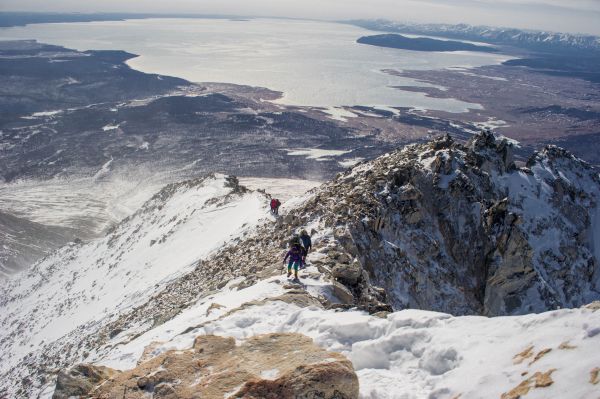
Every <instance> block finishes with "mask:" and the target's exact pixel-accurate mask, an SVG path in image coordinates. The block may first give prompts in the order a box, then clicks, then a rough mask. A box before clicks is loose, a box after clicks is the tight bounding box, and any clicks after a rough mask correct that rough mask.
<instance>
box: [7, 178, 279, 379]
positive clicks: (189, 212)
mask: <svg viewBox="0 0 600 399" xmlns="http://www.w3.org/2000/svg"><path fill="white" fill-rule="evenodd" d="M224 183H225V180H224V177H222V176H217V177H216V178H210V179H207V180H206V181H204V182H203V183H202V184H195V185H192V186H191V187H190V186H189V185H178V186H176V188H175V189H174V190H172V191H171V192H168V191H167V192H166V194H165V191H161V195H159V196H154V197H153V198H152V199H151V200H149V201H148V202H146V203H145V205H144V207H142V208H141V209H140V210H139V211H137V212H136V213H135V214H133V215H132V216H131V217H130V218H128V219H126V220H125V221H123V222H122V223H121V224H119V225H118V226H116V227H115V229H114V230H113V231H112V233H111V234H109V235H107V236H106V237H104V238H101V239H96V240H94V241H92V242H90V243H88V244H83V245H80V246H78V245H71V246H66V247H63V248H61V249H60V250H58V251H56V252H55V253H53V254H52V255H50V256H48V257H46V258H45V259H44V260H42V261H41V262H39V263H38V264H36V265H35V266H34V267H32V268H31V269H29V270H28V271H26V272H23V273H21V274H18V275H16V276H14V277H13V278H11V279H10V280H8V281H6V282H5V283H4V284H3V285H2V286H0V288H1V289H2V294H3V296H4V297H3V300H4V301H3V306H2V308H1V312H0V324H1V325H3V326H8V325H12V326H16V325H19V324H21V325H26V326H27V328H26V331H20V332H19V334H18V340H17V341H11V340H5V339H4V338H7V334H8V335H10V331H8V329H6V330H4V331H0V352H2V361H1V362H0V373H4V372H6V371H7V370H8V369H10V368H11V367H12V366H13V365H14V364H16V363H17V362H18V361H19V360H20V359H21V358H22V356H24V355H26V354H27V353H28V352H30V351H33V350H35V349H36V348H39V347H40V346H41V345H43V344H44V343H47V342H52V341H54V340H56V339H59V338H60V337H62V336H63V335H65V334H67V333H69V332H71V331H73V330H74V329H76V328H77V327H79V326H83V325H87V326H88V327H89V325H90V324H94V323H96V322H99V321H100V320H103V319H105V318H111V317H112V316H114V315H115V314H118V313H119V312H120V311H122V310H124V309H130V308H131V307H133V306H136V305H139V304H141V303H144V301H146V300H148V298H149V297H150V296H151V295H153V294H154V293H156V292H158V291H160V289H161V288H163V287H164V286H165V284H167V283H168V282H169V281H171V280H172V279H174V278H177V277H179V276H181V275H182V274H183V273H185V272H189V271H190V270H192V269H193V268H195V267H196V265H197V262H198V261H199V260H200V259H202V258H204V257H206V256H207V255H209V254H210V253H211V252H212V251H213V250H216V249H218V248H220V247H221V246H223V245H224V244H225V243H226V242H228V241H229V240H231V239H233V238H234V237H236V236H237V235H239V234H241V233H242V232H243V231H245V230H247V229H249V228H251V227H253V226H255V225H256V224H257V223H258V222H259V221H260V220H261V219H263V218H265V217H267V215H268V211H267V201H266V198H265V197H264V196H263V195H260V194H259V193H255V192H250V193H247V194H245V195H243V196H239V197H234V198H233V199H231V200H228V201H227V202H225V203H220V202H219V201H216V200H219V199H222V198H224V196H226V195H228V194H229V193H230V192H231V189H230V188H228V187H226V186H225V185H224ZM164 197H166V198H164ZM11 337H12V338H14V336H11ZM11 342H12V344H11Z"/></svg>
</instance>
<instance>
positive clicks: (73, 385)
mask: <svg viewBox="0 0 600 399" xmlns="http://www.w3.org/2000/svg"><path fill="white" fill-rule="evenodd" d="M116 373H117V372H116V371H115V370H113V369H110V368H108V367H102V366H94V365H91V364H78V365H76V366H75V367H72V368H70V369H68V370H62V371H60V372H59V373H58V378H57V380H56V389H55V391H54V395H53V396H52V399H68V398H72V397H86V396H88V395H89V394H90V392H92V390H93V389H94V387H95V386H96V385H98V384H100V383H101V382H103V381H106V380H107V379H109V378H111V377H112V376H114V375H115V374H116Z"/></svg>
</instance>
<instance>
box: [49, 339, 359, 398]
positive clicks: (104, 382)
mask: <svg viewBox="0 0 600 399" xmlns="http://www.w3.org/2000/svg"><path fill="white" fill-rule="evenodd" d="M80 367H81V365H80V366H76V367H75V368H74V369H78V368H80ZM71 373H72V371H68V372H67V374H71ZM104 377H105V378H104V379H99V378H97V376H95V375H92V378H91V379H87V380H86V379H85V378H83V379H82V381H81V384H79V385H77V386H81V387H82V389H80V390H78V391H75V390H70V391H68V392H67V391H62V392H66V393H70V394H71V396H91V397H94V398H107V399H108V398H121V397H127V398H130V399H135V398H140V399H141V398H146V397H149V396H152V397H154V398H179V399H186V398H189V399H191V398H206V399H212V398H214V399H217V398H218V399H222V398H277V399H287V398H289V399H292V398H294V399H313V398H314V399H316V398H319V399H356V398H358V377H357V376H356V373H355V372H354V368H353V366H352V363H351V362H350V361H349V360H348V359H346V358H345V357H344V356H342V355H340V354H339V353H334V352H327V351H326V350H324V349H321V348H320V347H318V346H316V345H315V344H314V343H313V342H312V340H311V339H310V338H308V337H306V336H304V335H301V334H265V335H259V336H255V337H252V338H250V339H248V340H246V341H245V342H244V343H242V344H241V345H239V346H238V345H236V342H235V340H234V339H233V338H226V337H219V336H213V335H208V336H199V337H197V338H196V340H195V342H194V346H193V347H192V348H190V349H188V350H183V351H169V352H166V353H163V354H161V355H159V356H157V357H155V358H152V359H149V360H147V361H144V362H142V363H140V364H139V365H138V366H137V367H136V368H134V369H132V370H127V371H123V372H114V371H113V372H111V373H110V378H109V375H108V374H106V375H104ZM83 388H85V389H83ZM57 391H58V386H57ZM63 397H65V398H66V397H68V396H59V398H63Z"/></svg>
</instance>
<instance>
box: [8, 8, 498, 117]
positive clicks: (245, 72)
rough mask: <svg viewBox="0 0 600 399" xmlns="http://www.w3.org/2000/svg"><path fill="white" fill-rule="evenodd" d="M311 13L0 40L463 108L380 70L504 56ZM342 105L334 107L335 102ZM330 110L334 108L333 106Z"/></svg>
mask: <svg viewBox="0 0 600 399" xmlns="http://www.w3.org/2000/svg"><path fill="white" fill-rule="evenodd" d="M371 34H373V32H372V31H368V30H365V29H362V28H358V27H355V26H350V25H345V24H337V23H330V22H318V21H300V20H293V21H292V20H277V19H251V20H244V21H239V20H237V21H232V20H226V19H146V20H127V21H111V22H89V23H62V24H34V25H28V26H25V27H14V28H7V29H1V30H0V39H2V40H12V39H37V40H39V41H41V42H45V43H50V44H56V45H62V46H66V47H69V48H74V49H77V50H125V51H128V52H130V53H133V54H137V55H140V57H138V58H135V59H133V60H130V61H128V63H129V65H130V66H132V67H133V68H135V69H138V70H141V71H143V72H149V73H158V74H163V75H170V76H177V77H181V78H184V79H187V80H189V81H192V82H225V83H235V84H243V85H250V86H259V87H266V88H269V89H272V90H276V91H281V92H282V93H283V98H281V99H280V100H278V101H279V102H281V103H283V104H291V105H305V106H321V107H325V108H329V109H332V108H331V107H336V106H338V107H339V106H353V105H369V106H397V107H412V108H419V109H435V110H446V111H450V112H464V111H466V110H467V109H468V108H480V106H479V105H477V104H469V103H465V102H462V101H458V100H455V99H439V98H430V97H427V96H426V95H425V94H423V93H415V92H406V91H401V90H398V89H395V88H393V86H428V85H427V84H424V83H422V82H418V81H416V80H413V79H409V78H401V77H398V76H392V75H389V74H387V73H385V72H382V71H383V70H387V69H392V70H406V69H410V70H434V69H444V68H451V67H454V68H457V67H459V68H471V67H477V66H483V65H493V64H499V63H501V62H503V61H505V60H506V59H507V56H505V55H499V54H489V53H475V52H454V53H452V52H445V53H437V52H417V51H406V50H398V49H390V48H380V47H375V46H368V45H362V44H358V43H356V40H357V39H358V38H360V37H361V36H365V35H371ZM337 113H338V114H339V111H337ZM348 116H349V115H347V114H346V115H342V116H341V117H344V118H345V117H348ZM336 117H338V118H339V117H340V116H339V115H338V116H336Z"/></svg>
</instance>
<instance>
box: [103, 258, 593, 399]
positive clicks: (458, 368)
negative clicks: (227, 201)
mask: <svg viewBox="0 0 600 399" xmlns="http://www.w3.org/2000/svg"><path fill="white" fill-rule="evenodd" d="M316 272H317V270H316V268H312V267H309V268H307V269H306V271H305V272H301V275H304V276H305V277H304V278H302V279H301V281H302V283H303V284H304V285H305V286H306V289H307V291H308V292H309V293H310V294H311V295H314V296H318V295H325V296H327V297H329V298H331V296H332V294H331V292H332V291H331V286H330V285H328V284H327V283H325V282H323V281H322V280H320V279H317V278H311V277H307V276H314V274H315V273H316ZM236 282H237V281H232V282H231V283H230V284H229V285H228V286H227V287H225V288H224V289H223V291H221V292H220V293H218V294H215V295H212V296H210V297H207V298H204V299H202V300H200V301H198V303H196V304H195V305H194V306H192V307H191V308H189V309H187V310H186V311H185V312H183V313H181V314H180V315H178V316H177V317H175V318H174V319H172V320H170V321H169V322H167V323H165V324H163V325H161V326H159V327H157V328H155V329H153V330H151V331H148V332H147V333H145V334H143V335H141V336H139V337H138V338H136V339H135V340H133V341H130V342H128V343H126V344H124V345H119V342H120V341H122V340H123V338H124V337H115V338H114V341H113V342H111V343H110V344H109V345H108V346H107V347H106V348H104V349H102V350H100V351H99V352H98V353H96V354H94V356H93V357H92V358H95V361H96V362H97V363H99V364H102V365H106V366H109V367H113V368H118V369H128V368H133V367H135V365H136V362H137V360H138V359H139V357H140V356H141V354H142V352H143V350H144V348H145V347H146V346H147V345H149V344H151V343H153V348H154V349H153V354H156V355H158V354H160V353H161V352H164V351H166V350H170V349H185V348H188V347H190V346H191V345H192V343H193V341H194V338H195V337H196V336H198V335H202V334H216V335H221V336H233V337H235V338H236V340H238V341H243V340H245V339H247V338H249V337H252V336H254V335H257V334H264V333H271V332H298V333H302V334H305V335H307V336H309V337H311V338H312V339H313V340H314V341H315V343H317V344H318V345H320V346H322V347H323V348H325V349H328V350H332V351H337V352H340V353H342V354H344V355H346V356H347V357H348V358H349V359H350V360H351V361H352V363H353V364H354V367H355V369H356V371H357V374H358V377H359V381H360V395H361V398H372V399H392V398H394V399H396V398H397V399H400V398H407V399H408V398H415V399H417V398H423V399H424V398H431V399H433V398H438V399H442V398H448V399H451V398H458V397H460V398H461V399H466V398H500V397H501V395H502V394H503V393H507V392H509V391H510V390H511V389H513V388H514V387H516V386H517V385H519V384H520V383H521V382H522V381H524V380H527V379H528V378H530V377H532V376H533V375H535V373H536V372H540V373H547V372H549V371H550V377H551V378H552V380H553V381H554V382H553V383H552V384H551V385H550V386H548V387H539V388H533V389H532V390H531V391H530V392H529V394H527V395H526V398H527V399H530V398H532V399H541V398H574V399H575V398H577V399H597V398H598V393H599V392H600V391H599V390H598V386H597V385H593V384H591V383H590V382H589V381H590V372H591V371H592V370H593V369H594V368H595V367H598V366H600V352H598V348H599V347H600V311H598V310H596V311H594V310H593V309H587V308H581V309H573V310H558V311H552V312H547V313H542V314H531V315H525V316H515V317H497V318H486V317H478V316H464V317H453V316H451V315H448V314H443V313H436V312H429V311H422V310H403V311H399V312H395V313H392V314H389V315H388V316H387V318H379V317H374V316H370V315H368V314H367V313H364V312H359V311H346V312H342V311H333V310H322V309H320V308H317V307H308V308H300V307H298V306H296V305H290V304H287V303H284V302H281V301H277V300H274V301H267V302H266V303H265V304H263V305H254V306H250V307H244V308H240V309H239V310H238V311H234V312H231V311H232V310H234V309H236V308H238V307H239V306H240V305H242V304H243V303H246V302H249V301H253V300H260V299H264V298H269V297H275V296H278V295H281V294H282V293H283V292H284V289H283V288H282V285H283V284H284V283H285V282H286V279H285V278H284V277H272V278H269V279H267V280H263V281H261V282H259V283H258V284H256V285H254V286H251V287H248V288H245V289H242V290H239V291H236V290H235V289H231V288H230V287H231V285H232V284H235V283H236ZM216 304H218V305H221V306H222V307H218V306H212V305H216ZM190 326H198V327H197V328H194V329H192V330H191V331H190V329H189V327H190ZM186 330H187V332H186ZM157 342H158V343H160V344H159V345H156V343H157ZM155 345H156V346H155ZM530 347H531V349H530V350H529V351H527V349H529V348H530ZM548 350H549V351H548ZM525 352H526V353H525ZM519 353H522V354H523V355H522V356H518V354H519ZM536 358H538V359H537V360H535V359H536ZM552 370H553V371H552ZM268 371H269V370H263V372H268ZM533 385H534V383H533V382H532V386H533ZM459 395H460V396H459Z"/></svg>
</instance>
